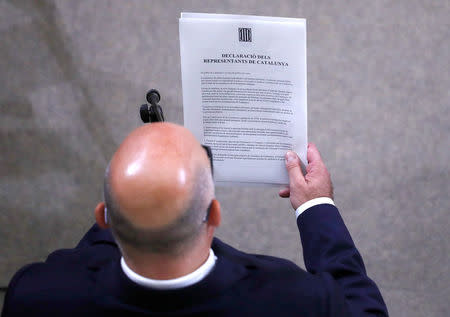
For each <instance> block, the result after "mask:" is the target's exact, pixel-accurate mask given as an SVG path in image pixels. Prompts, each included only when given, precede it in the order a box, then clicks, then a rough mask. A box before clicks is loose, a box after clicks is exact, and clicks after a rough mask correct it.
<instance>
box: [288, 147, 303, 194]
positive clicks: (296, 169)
mask: <svg viewBox="0 0 450 317" xmlns="http://www.w3.org/2000/svg"><path fill="white" fill-rule="evenodd" d="M285 162H286V169H287V171H288V175H289V185H290V188H291V190H292V189H293V188H296V187H298V186H299V185H302V184H304V183H305V177H304V176H303V173H302V169H301V167H300V158H299V157H298V155H297V153H295V152H293V151H288V152H287V153H286V156H285Z"/></svg>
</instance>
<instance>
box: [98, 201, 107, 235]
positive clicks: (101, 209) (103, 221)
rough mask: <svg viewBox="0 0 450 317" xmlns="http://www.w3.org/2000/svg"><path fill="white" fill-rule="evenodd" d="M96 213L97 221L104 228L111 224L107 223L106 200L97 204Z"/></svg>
mask: <svg viewBox="0 0 450 317" xmlns="http://www.w3.org/2000/svg"><path fill="white" fill-rule="evenodd" d="M94 213H95V221H96V222H97V224H98V226H99V227H100V228H102V229H107V228H109V224H108V223H107V214H106V206H105V203H104V202H101V203H98V204H97V207H95V210H94Z"/></svg>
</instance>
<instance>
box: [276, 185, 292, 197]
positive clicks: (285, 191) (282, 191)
mask: <svg viewBox="0 0 450 317" xmlns="http://www.w3.org/2000/svg"><path fill="white" fill-rule="evenodd" d="M290 194H291V190H290V188H289V187H286V188H282V189H280V191H279V192H278V195H280V197H283V198H287V197H289V196H290Z"/></svg>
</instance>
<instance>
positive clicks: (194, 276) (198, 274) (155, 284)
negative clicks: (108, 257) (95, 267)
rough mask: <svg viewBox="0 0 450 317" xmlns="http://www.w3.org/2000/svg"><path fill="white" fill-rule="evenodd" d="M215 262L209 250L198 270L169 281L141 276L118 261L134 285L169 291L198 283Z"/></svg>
mask: <svg viewBox="0 0 450 317" xmlns="http://www.w3.org/2000/svg"><path fill="white" fill-rule="evenodd" d="M216 260H217V257H216V256H215V255H214V251H213V250H212V249H209V257H208V259H207V260H206V262H205V263H203V264H202V265H201V266H200V267H199V268H198V269H196V270H195V271H194V272H192V273H189V274H187V275H184V276H181V277H178V278H174V279H170V280H154V279H151V278H147V277H144V276H141V275H139V274H137V273H135V272H134V271H132V270H131V269H130V268H129V267H128V265H127V264H126V263H125V260H124V258H123V257H122V258H121V259H120V265H121V266H122V270H123V272H124V273H125V275H126V276H128V278H129V279H130V280H132V281H133V282H135V283H136V284H139V285H141V286H144V287H148V288H153V289H159V290H169V289H177V288H183V287H187V286H191V285H193V284H195V283H197V282H200V281H201V280H202V279H203V278H205V277H206V276H207V275H208V274H209V272H211V270H212V269H213V268H214V265H215V263H216Z"/></svg>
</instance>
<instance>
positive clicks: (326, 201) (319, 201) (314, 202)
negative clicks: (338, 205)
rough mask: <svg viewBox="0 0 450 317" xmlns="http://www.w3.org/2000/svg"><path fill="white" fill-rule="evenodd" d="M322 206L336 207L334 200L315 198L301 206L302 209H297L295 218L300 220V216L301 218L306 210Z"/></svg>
mask: <svg viewBox="0 0 450 317" xmlns="http://www.w3.org/2000/svg"><path fill="white" fill-rule="evenodd" d="M320 204H330V205H333V206H335V204H334V201H333V199H331V198H329V197H319V198H314V199H311V200H308V201H307V202H306V203H303V204H301V205H300V207H298V208H297V210H296V211H295V218H298V216H300V215H301V214H302V213H303V212H304V211H305V210H306V209H309V208H311V207H314V206H316V205H320Z"/></svg>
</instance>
